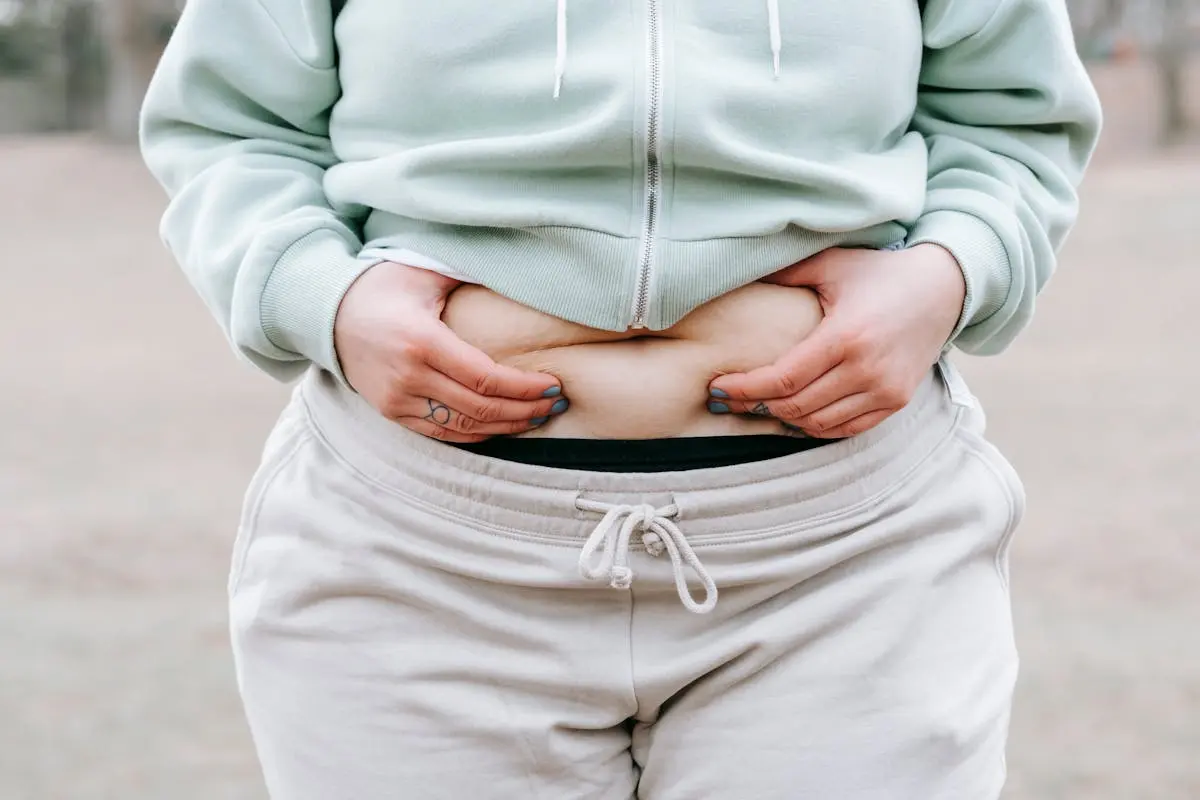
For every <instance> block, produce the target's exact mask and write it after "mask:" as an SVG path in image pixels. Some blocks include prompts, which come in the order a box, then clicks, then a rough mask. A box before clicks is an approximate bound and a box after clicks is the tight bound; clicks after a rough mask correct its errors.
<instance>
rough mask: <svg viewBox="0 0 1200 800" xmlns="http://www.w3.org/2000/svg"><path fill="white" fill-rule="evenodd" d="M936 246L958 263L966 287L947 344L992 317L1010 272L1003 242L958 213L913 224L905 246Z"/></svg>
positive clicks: (1009, 282)
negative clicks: (955, 322) (961, 304)
mask: <svg viewBox="0 0 1200 800" xmlns="http://www.w3.org/2000/svg"><path fill="white" fill-rule="evenodd" d="M919 244H936V245H939V246H940V247H943V248H945V249H946V250H948V251H950V254H951V255H952V256H954V258H955V260H956V261H958V266H959V269H961V270H962V272H963V279H964V280H965V282H966V285H967V296H966V298H965V299H964V300H963V310H962V314H961V316H959V318H958V325H957V326H956V327H955V328H954V333H953V334H952V335H951V336H950V342H953V341H954V340H955V339H957V338H958V335H959V334H960V333H962V331H963V329H964V328H967V327H969V326H971V325H975V324H978V323H980V322H982V321H983V320H985V319H987V318H988V317H990V316H991V315H992V314H995V313H996V312H997V311H999V310H1000V308H1001V307H1002V306H1003V305H1004V303H1005V301H1006V300H1007V299H1008V293H1009V291H1010V289H1011V287H1012V272H1011V266H1010V264H1009V260H1008V251H1007V250H1006V249H1005V247H1004V242H1002V241H1001V240H1000V237H999V236H998V235H997V234H996V231H995V230H993V229H992V227H991V226H990V225H988V224H987V223H986V222H984V221H983V220H981V219H980V218H979V217H976V216H974V215H972V214H966V213H963V212H961V211H932V212H930V213H928V214H926V215H925V216H923V217H921V218H920V219H919V220H917V224H916V225H915V226H914V227H913V229H912V231H911V232H910V233H909V236H908V246H909V247H914V246H916V245H919Z"/></svg>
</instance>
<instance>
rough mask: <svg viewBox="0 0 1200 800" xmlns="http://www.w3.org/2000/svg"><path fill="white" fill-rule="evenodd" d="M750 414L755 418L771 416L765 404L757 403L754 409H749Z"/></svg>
mask: <svg viewBox="0 0 1200 800" xmlns="http://www.w3.org/2000/svg"><path fill="white" fill-rule="evenodd" d="M750 413H751V414H753V415H754V416H756V417H769V416H771V409H769V408H767V404H766V403H759V404H758V405H756V406H755V407H754V408H752V409H750Z"/></svg>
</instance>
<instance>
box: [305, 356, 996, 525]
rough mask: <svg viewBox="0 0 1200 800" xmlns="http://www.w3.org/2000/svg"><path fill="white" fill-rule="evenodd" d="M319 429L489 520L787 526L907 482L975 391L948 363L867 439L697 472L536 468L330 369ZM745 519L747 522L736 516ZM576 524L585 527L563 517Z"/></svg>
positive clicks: (439, 502) (359, 458) (432, 502)
mask: <svg viewBox="0 0 1200 800" xmlns="http://www.w3.org/2000/svg"><path fill="white" fill-rule="evenodd" d="M297 400H298V401H299V402H302V403H303V405H304V407H305V408H306V410H307V414H308V418H309V420H310V422H311V424H312V426H313V428H314V430H315V432H316V433H317V435H318V436H319V437H320V438H321V439H322V440H323V441H324V442H325V443H326V444H327V445H328V446H329V447H330V448H332V449H333V450H334V451H335V452H336V453H338V454H339V455H340V456H341V458H342V460H343V461H344V462H345V463H347V464H348V465H349V466H351V467H352V468H353V469H354V470H356V471H357V472H359V473H360V474H361V475H362V476H364V477H365V478H367V479H368V480H369V481H371V482H373V483H374V484H375V485H376V486H377V488H378V489H379V490H380V491H384V492H392V493H395V494H397V495H401V496H404V497H408V498H410V499H415V500H417V501H419V502H421V503H423V504H425V505H427V506H429V507H431V508H437V509H441V510H443V511H444V512H445V513H448V514H452V515H455V516H459V517H462V518H463V519H464V520H470V521H478V522H480V523H483V524H485V525H491V526H499V527H502V528H505V529H511V530H512V531H513V532H514V533H516V532H522V533H528V534H533V535H540V536H551V537H553V536H562V537H564V538H570V539H572V540H576V541H577V538H578V536H579V535H580V534H581V532H583V531H584V530H585V528H586V525H588V524H591V525H594V524H595V516H594V514H588V513H585V512H582V511H580V510H579V508H578V507H577V502H578V501H580V500H581V499H582V500H586V501H589V502H602V503H623V504H642V503H647V504H651V505H666V504H674V505H675V506H677V507H678V509H679V515H678V519H679V520H687V522H688V525H689V528H688V530H689V538H691V537H693V536H696V535H698V536H701V537H703V536H704V535H706V534H710V533H711V534H715V533H721V532H727V531H729V530H731V529H733V528H734V527H735V525H736V530H738V531H739V532H741V533H743V534H746V533H749V532H752V531H754V530H755V529H756V528H755V526H756V524H758V523H757V522H756V518H757V519H758V520H759V521H760V522H761V524H762V525H763V526H769V525H770V524H772V523H770V522H769V520H770V519H771V518H772V517H773V519H774V523H775V524H777V523H778V518H779V517H778V509H779V508H780V507H781V506H787V507H790V508H793V509H794V510H795V511H796V513H797V515H800V516H803V517H804V518H810V519H811V518H818V517H822V516H824V515H826V514H831V513H839V512H842V511H844V510H846V509H848V508H851V507H853V506H856V505H858V504H868V503H870V502H872V501H873V500H874V499H875V498H877V497H878V496H879V495H880V494H881V493H884V492H887V491H888V490H889V489H890V488H891V487H893V486H895V485H896V484H897V483H899V482H901V481H902V480H903V479H904V478H905V476H907V475H908V474H910V473H911V472H912V471H913V470H915V469H917V468H918V467H919V466H920V465H921V463H923V462H924V461H925V460H926V459H927V458H928V457H929V456H930V455H932V454H933V452H934V451H936V450H937V449H938V448H939V447H940V446H941V444H942V443H943V442H945V441H946V440H947V439H948V438H949V436H950V435H951V434H952V432H953V431H954V429H955V427H956V426H957V425H958V424H959V418H960V413H961V410H962V407H963V406H966V405H970V404H971V403H973V402H974V401H973V398H971V396H970V393H969V392H968V391H967V390H966V389H965V385H963V384H962V383H961V379H960V378H958V377H957V373H956V372H954V371H953V367H950V366H949V365H948V364H945V363H943V364H940V365H939V368H938V369H934V370H931V373H930V375H929V377H928V378H927V379H926V380H925V381H923V382H922V384H921V386H920V388H919V389H918V390H917V392H916V394H915V396H914V397H913V399H912V400H911V401H910V403H909V404H908V406H906V407H905V408H904V409H902V410H901V411H899V412H897V413H896V414H894V415H892V416H891V417H889V418H888V419H887V420H885V421H884V422H883V423H881V424H880V425H878V426H876V427H875V428H873V429H871V430H869V431H867V432H866V433H863V434H860V435H859V436H856V437H852V438H849V439H843V440H841V441H838V442H835V443H833V444H829V445H827V446H825V447H821V448H818V449H815V450H808V451H805V452H801V453H796V454H794V455H789V456H784V457H781V458H774V459H770V460H765V461H756V462H752V463H746V464H739V465H736V466H729V467H718V468H713V469H698V470H689V471H686V472H656V473H609V472H589V471H581V470H566V469H554V468H551V467H541V466H531V465H527V464H520V463H515V462H510V461H502V460H498V459H493V458H488V457H486V456H481V455H476V454H474V453H471V452H467V451H465V450H462V449H460V448H457V447H452V446H449V445H446V444H443V443H441V442H437V441H435V440H432V439H429V438H426V437H424V436H421V435H419V434H416V433H413V432H412V431H409V430H408V429H407V428H404V427H402V426H400V425H398V424H396V423H394V422H391V421H390V420H387V419H386V418H384V417H382V416H381V415H380V414H379V413H378V412H376V411H375V410H374V409H373V408H371V407H370V406H369V405H368V404H367V403H366V402H365V401H364V400H363V399H362V398H361V397H359V396H358V395H357V394H355V393H353V392H350V391H348V390H346V389H345V388H344V387H342V386H341V385H340V384H338V383H337V382H336V381H335V380H334V379H333V378H332V377H331V376H330V375H329V374H328V373H326V372H323V371H320V370H315V369H314V370H312V371H310V372H309V374H308V376H307V377H306V378H305V380H304V381H303V382H302V383H301V385H300V387H299V388H298V389H297ZM735 519H736V523H734V520H735ZM566 520H574V521H576V522H578V523H579V527H577V526H575V525H565V524H563V522H564V521H566Z"/></svg>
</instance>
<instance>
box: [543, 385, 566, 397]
mask: <svg viewBox="0 0 1200 800" xmlns="http://www.w3.org/2000/svg"><path fill="white" fill-rule="evenodd" d="M560 394H562V387H561V386H551V387H550V388H549V389H547V390H546V391H544V392H542V397H558V396H559V395H560Z"/></svg>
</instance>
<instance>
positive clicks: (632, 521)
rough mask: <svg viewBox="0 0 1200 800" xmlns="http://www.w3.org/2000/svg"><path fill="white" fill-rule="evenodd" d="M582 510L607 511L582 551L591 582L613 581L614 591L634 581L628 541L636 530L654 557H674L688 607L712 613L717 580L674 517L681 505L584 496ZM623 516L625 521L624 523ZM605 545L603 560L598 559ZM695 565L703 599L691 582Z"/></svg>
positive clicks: (583, 566)
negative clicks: (618, 501) (688, 570)
mask: <svg viewBox="0 0 1200 800" xmlns="http://www.w3.org/2000/svg"><path fill="white" fill-rule="evenodd" d="M575 505H576V507H577V508H578V509H579V510H580V511H592V512H595V513H597V514H603V515H604V517H603V518H601V520H600V522H599V523H598V524H597V525H596V527H595V529H594V530H593V531H592V534H591V535H590V536H589V537H588V538H587V541H586V542H584V544H583V549H582V550H580V552H579V574H580V575H582V576H583V577H585V578H587V579H588V580H593V581H596V580H604V579H606V578H607V579H608V583H609V586H611V587H612V588H614V589H628V588H630V587H631V586H632V585H633V570H632V569H630V568H629V545H630V540H631V539H632V538H633V534H634V532H635V531H639V532H641V534H642V544H643V546H645V548H646V552H647V553H649V554H650V555H652V556H656V557H657V556H660V555H662V554H663V553H666V554H667V555H668V556H669V557H670V559H671V573H672V575H673V576H674V579H675V591H676V592H678V594H679V600H680V601H681V602H682V603H683V605H684V607H685V608H686V609H687V610H688V611H691V612H694V613H696V614H707V613H708V612H710V611H712V610H713V609H714V608H715V607H716V605H717V584H716V582H715V581H713V579H712V576H711V575H709V574H708V570H707V569H705V568H704V564H702V563H700V559H699V557H698V556H697V555H696V552H695V551H694V550H692V546H691V545H690V544H688V541H687V539H686V538H685V537H684V535H683V531H681V530H679V526H677V525H676V524H675V523H674V522H672V521H671V518H672V517H674V516H676V515H677V514H678V513H679V507H678V506H674V505H670V506H664V507H663V508H655V507H654V506H652V505H648V504H643V505H638V506H629V505H618V504H612V503H599V502H594V501H591V500H584V499H582V498H580V499H579V500H577V501H576V502H575ZM622 520H623V521H622ZM601 546H603V551H602V552H601V553H600V558H599V559H598V560H597V559H595V558H594V556H595V555H596V551H598V550H600V548H601ZM685 566H688V567H691V568H692V571H693V572H694V573H696V577H698V578H699V579H700V582H701V583H702V584H704V600H703V601H702V602H699V603H698V602H696V599H695V598H694V597H692V592H691V589H689V588H688V585H687V574H686V572H685V570H684V567H685Z"/></svg>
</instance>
